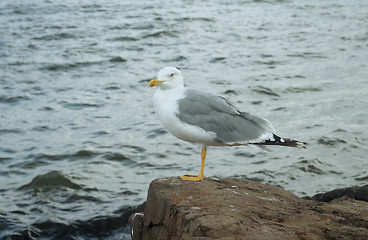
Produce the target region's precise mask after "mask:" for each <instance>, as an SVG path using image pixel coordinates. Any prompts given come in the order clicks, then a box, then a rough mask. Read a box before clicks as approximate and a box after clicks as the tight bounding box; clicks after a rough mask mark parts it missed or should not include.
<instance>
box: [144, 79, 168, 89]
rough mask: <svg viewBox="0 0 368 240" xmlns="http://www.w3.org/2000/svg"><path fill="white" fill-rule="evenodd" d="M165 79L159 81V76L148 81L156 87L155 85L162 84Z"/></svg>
mask: <svg viewBox="0 0 368 240" xmlns="http://www.w3.org/2000/svg"><path fill="white" fill-rule="evenodd" d="M163 82H164V81H159V80H158V79H157V78H155V79H152V80H151V81H150V82H149V83H148V86H150V87H154V86H157V85H161V84H162V83H163Z"/></svg>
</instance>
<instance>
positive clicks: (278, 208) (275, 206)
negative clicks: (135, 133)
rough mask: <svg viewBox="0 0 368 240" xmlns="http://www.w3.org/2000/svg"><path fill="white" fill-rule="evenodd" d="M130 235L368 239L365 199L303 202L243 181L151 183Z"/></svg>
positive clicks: (168, 180)
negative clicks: (140, 212) (141, 212)
mask: <svg viewBox="0 0 368 240" xmlns="http://www.w3.org/2000/svg"><path fill="white" fill-rule="evenodd" d="M130 224H131V228H132V233H133V234H132V238H133V239H160V240H161V239H229V240H230V239H266V240H267V239H293V240H294V239H368V203H367V202H364V201H358V200H354V199H350V198H348V197H342V198H338V199H335V200H333V201H331V202H329V203H324V202H316V201H311V200H305V199H301V198H298V197H296V196H295V195H293V194H292V193H290V192H287V191H285V190H283V189H281V188H279V187H275V186H269V185H264V184H260V183H258V182H254V181H251V180H247V179H233V178H227V179H223V180H221V181H215V180H210V179H205V180H204V181H202V182H189V181H182V180H181V179H179V178H174V177H172V178H161V179H156V180H154V181H152V183H151V184H150V187H149V190H148V197H147V202H146V206H145V209H144V212H143V215H142V214H133V215H132V216H131V217H130Z"/></svg>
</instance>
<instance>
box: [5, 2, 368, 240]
mask: <svg viewBox="0 0 368 240" xmlns="http://www.w3.org/2000/svg"><path fill="white" fill-rule="evenodd" d="M367 9H368V3H367V2H366V1H358V0H353V1H351V0H349V1H348V0H341V1H332V0H327V1H315V0H312V1H296V0H295V1H240V0H238V1H220V0H216V1H190V0H186V1H185V0H182V1H159V0H157V1H149V2H145V1H131V0H129V1H101V0H96V1H73V0H69V1H62V2H59V1H53V0H48V1H41V0H36V1H24V0H15V1H1V2H0V36H1V37H0V69H1V70H0V86H1V87H0V183H1V184H0V238H1V239H129V229H128V227H127V216H128V215H129V211H131V210H132V209H131V207H134V206H137V205H139V204H141V203H143V202H144V201H145V198H146V194H147V189H148V185H149V183H150V182H151V181H152V180H153V179H155V178H159V177H167V176H179V175H183V174H186V173H197V172H198V171H199V167H200V147H199V146H197V145H195V144H191V143H186V142H183V141H181V140H178V139H176V138H174V137H173V136H171V135H170V134H168V133H167V132H166V130H165V129H164V128H163V127H162V125H161V124H160V122H159V121H158V119H157V117H156V116H155V113H154V111H153V108H152V95H153V93H154V91H155V90H154V89H152V88H148V86H147V83H148V80H150V79H152V78H154V77H155V76H156V74H157V72H158V71H159V70H160V69H161V68H163V67H165V66H176V67H178V68H180V70H181V71H182V73H183V75H184V79H185V84H186V85H187V86H189V87H192V88H197V89H201V90H204V91H209V92H212V93H215V94H218V95H221V96H224V97H226V98H228V99H229V100H230V101H231V102H232V103H233V104H234V105H236V106H237V107H238V108H239V109H240V110H242V111H246V112H250V113H253V114H256V115H258V116H261V117H265V118H267V119H268V120H270V121H271V122H272V123H273V125H274V127H275V128H276V130H277V134H279V135H280V136H282V137H289V138H294V139H298V140H301V141H305V142H308V143H309V145H308V149H306V150H301V149H290V148H281V147H272V149H271V150H272V151H271V152H262V151H255V150H253V149H252V148H249V147H231V148H230V147H222V148H209V149H208V155H207V162H206V168H205V175H206V176H207V177H211V178H224V177H246V178H251V179H256V180H258V181H261V182H263V183H269V184H273V185H278V186H281V187H283V188H285V189H287V190H289V191H291V192H293V193H294V194H296V195H298V196H311V195H314V194H316V193H318V192H323V191H328V190H332V189H335V188H339V187H348V186H352V185H363V184H366V183H367V180H368V161H367V157H366V156H367V150H368V147H367V146H368V131H367V129H368V123H367V122H368V121H367V119H368V113H367V105H368V87H367V86H368V67H367V62H368V61H367V60H368V49H367V47H368V12H367Z"/></svg>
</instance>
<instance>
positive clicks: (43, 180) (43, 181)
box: [19, 171, 81, 190]
mask: <svg viewBox="0 0 368 240" xmlns="http://www.w3.org/2000/svg"><path fill="white" fill-rule="evenodd" d="M57 186H63V187H67V188H72V189H80V188H81V186H79V185H78V184H76V183H73V182H72V181H71V180H70V179H69V178H68V177H67V176H65V175H64V174H63V173H61V172H59V171H51V172H49V173H46V174H44V175H38V176H36V177H35V178H33V180H32V181H31V182H30V183H28V184H26V185H23V186H21V187H20V188H19V189H21V190H22V189H28V188H44V187H48V188H51V187H57Z"/></svg>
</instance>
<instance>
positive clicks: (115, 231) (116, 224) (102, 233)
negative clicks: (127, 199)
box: [0, 203, 145, 240]
mask: <svg viewBox="0 0 368 240" xmlns="http://www.w3.org/2000/svg"><path fill="white" fill-rule="evenodd" d="M144 205H145V203H143V204H141V205H138V206H133V207H124V208H122V209H119V210H117V211H115V212H114V214H112V215H105V216H95V217H92V218H91V219H87V220H76V221H74V222H70V223H64V222H58V221H55V220H46V221H42V222H41V221H40V222H36V223H34V224H32V225H30V226H23V227H20V226H19V227H18V228H16V229H14V226H13V229H11V230H7V231H6V232H5V233H4V234H3V236H2V237H3V239H60V240H63V239H130V233H129V225H128V223H129V217H130V216H131V215H132V214H133V213H136V212H142V211H143V210H144ZM0 224H1V225H2V226H3V227H7V225H9V223H8V222H6V219H5V218H2V217H1V215H0Z"/></svg>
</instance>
